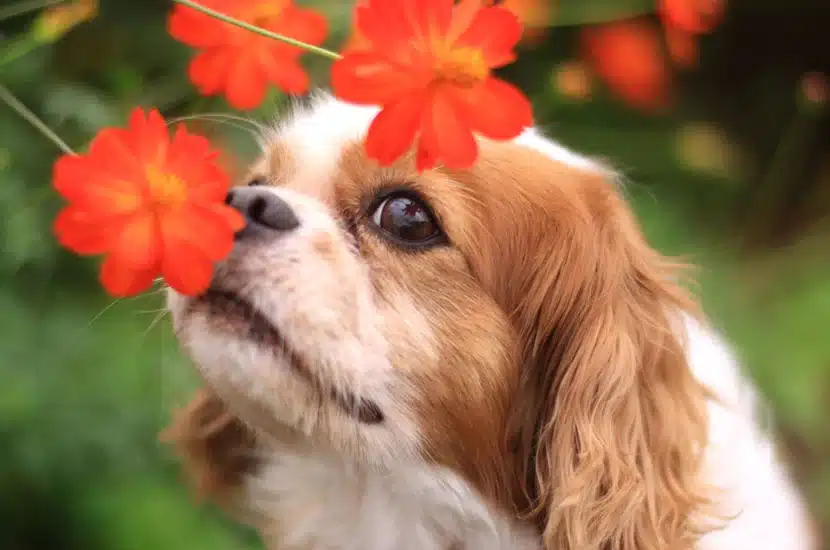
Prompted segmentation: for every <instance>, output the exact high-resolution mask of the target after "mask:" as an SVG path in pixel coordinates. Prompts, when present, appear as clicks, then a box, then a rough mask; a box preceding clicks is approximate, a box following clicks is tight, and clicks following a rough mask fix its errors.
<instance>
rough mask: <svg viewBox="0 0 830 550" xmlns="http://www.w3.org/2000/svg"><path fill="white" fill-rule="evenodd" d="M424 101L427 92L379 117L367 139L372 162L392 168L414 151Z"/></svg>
mask: <svg viewBox="0 0 830 550" xmlns="http://www.w3.org/2000/svg"><path fill="white" fill-rule="evenodd" d="M424 99H425V94H424V93H423V92H419V93H416V94H411V95H407V96H404V97H403V98H402V99H400V100H398V101H396V102H394V103H390V104H389V105H387V106H386V107H384V108H383V110H382V111H381V112H380V113H378V114H377V116H375V118H374V120H372V123H371V124H370V125H369V131H368V133H367V135H366V154H367V155H368V156H369V158H373V159H375V160H377V161H378V163H380V164H381V165H388V164H392V163H393V162H394V161H395V160H396V159H397V158H398V157H400V156H401V155H403V154H404V153H405V152H406V151H407V150H408V149H409V148H410V146H411V145H412V141H413V140H414V139H415V135H416V134H417V132H418V127H419V126H420V124H421V113H422V112H423V111H424V107H425V105H424Z"/></svg>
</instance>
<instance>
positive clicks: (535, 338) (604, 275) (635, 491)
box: [472, 151, 708, 550]
mask: <svg viewBox="0 0 830 550" xmlns="http://www.w3.org/2000/svg"><path fill="white" fill-rule="evenodd" d="M545 160H547V159H545ZM540 162H543V161H542V160H541V159H539V156H538V155H536V154H535V153H522V152H518V151H512V152H510V159H509V164H506V165H507V166H509V167H510V169H509V170H503V171H502V170H499V169H497V166H496V165H493V166H490V167H484V168H482V170H489V171H490V173H487V174H484V175H482V178H484V179H485V180H487V181H489V182H491V186H490V188H489V189H491V190H489V191H488V195H489V196H488V202H490V201H491V204H490V206H489V209H490V210H491V215H489V216H486V217H487V218H488V219H487V220H486V223H484V224H482V225H483V227H484V228H486V229H485V230H486V231H487V232H488V233H482V236H481V237H480V243H479V246H478V247H477V248H478V250H479V251H480V252H479V253H480V257H479V258H477V259H474V260H473V262H472V263H473V266H474V269H477V271H478V275H479V276H480V278H481V279H482V280H483V281H484V282H485V284H486V285H488V286H489V287H490V288H491V291H492V293H493V295H494V296H495V297H496V299H497V300H498V301H499V302H500V303H501V304H502V307H503V308H504V309H505V311H508V312H510V313H511V314H512V319H513V324H514V326H515V327H516V330H517V332H518V336H519V339H520V341H521V343H522V375H521V376H522V380H521V383H520V388H521V389H520V390H519V391H520V394H519V396H518V397H517V399H516V400H515V401H516V405H515V410H514V414H513V417H512V420H511V426H510V430H509V433H511V434H512V435H511V441H512V443H513V446H514V449H515V450H516V453H517V455H516V464H517V469H518V470H519V471H518V472H517V476H516V477H517V479H518V480H519V483H518V485H519V487H517V489H518V494H519V495H521V496H520V497H518V498H517V499H516V500H517V507H518V508H519V509H520V510H521V509H523V510H525V511H527V513H528V515H530V516H531V517H532V518H533V519H535V520H536V522H537V523H538V525H539V527H540V528H541V529H542V531H543V533H544V546H545V548H546V549H547V550H690V549H692V548H693V546H694V542H695V540H696V539H697V538H698V537H699V533H700V531H701V526H700V525H697V522H698V521H702V519H701V518H703V517H704V514H703V511H704V509H705V508H706V507H707V505H708V498H707V490H706V488H705V487H703V486H702V480H701V478H700V466H701V460H702V451H703V449H704V446H705V442H706V434H707V425H706V411H705V403H706V393H705V390H704V389H703V388H702V386H701V385H699V383H698V382H697V381H696V380H695V379H694V377H693V375H692V373H691V371H690V368H689V365H688V364H687V359H686V355H685V353H684V342H683V341H682V337H681V335H682V330H683V329H682V326H683V325H682V317H681V315H682V314H684V313H690V312H691V313H692V314H693V312H694V311H695V306H694V303H693V301H692V300H690V299H689V298H688V297H687V296H686V294H685V293H684V291H683V290H682V289H681V287H680V286H679V285H678V284H677V282H676V281H677V279H678V276H679V274H680V272H681V271H682V269H681V268H682V266H680V265H678V264H673V263H671V262H668V261H667V260H665V259H664V258H663V257H661V256H660V255H659V254H658V253H657V252H655V251H654V250H653V249H651V248H650V247H649V246H648V244H647V243H646V242H645V240H644V239H643V237H642V235H641V232H640V230H639V228H638V227H637V224H636V222H635V220H634V219H633V216H632V215H631V213H630V211H629V209H628V206H627V205H626V204H625V203H624V201H623V200H622V199H621V197H620V196H619V194H618V189H617V188H616V186H615V185H614V183H613V182H611V181H609V178H608V177H607V176H606V175H604V174H598V173H588V172H585V173H576V174H575V170H574V169H573V168H570V167H564V166H559V165H555V164H554V163H551V162H549V161H548V162H547V164H545V165H544V166H549V167H550V169H549V170H546V171H542V170H540V169H539V164H540ZM506 178H513V179H518V180H519V181H517V182H515V185H506V184H504V182H505V179H506ZM497 182H499V183H497ZM516 189H519V191H518V192H516ZM503 190H505V191H503ZM484 207H485V208H488V205H487V204H485V205H484ZM494 259H497V261H494ZM504 266H516V267H515V269H508V270H505V269H504Z"/></svg>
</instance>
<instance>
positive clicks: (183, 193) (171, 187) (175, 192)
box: [145, 166, 187, 208]
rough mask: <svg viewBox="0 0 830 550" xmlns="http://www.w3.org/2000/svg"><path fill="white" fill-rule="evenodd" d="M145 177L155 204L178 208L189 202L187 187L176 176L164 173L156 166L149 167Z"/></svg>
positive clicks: (151, 198)
mask: <svg viewBox="0 0 830 550" xmlns="http://www.w3.org/2000/svg"><path fill="white" fill-rule="evenodd" d="M145 177H146V178H147V185H148V186H149V188H150V200H151V201H152V202H153V204H155V205H157V206H166V207H170V208H176V207H179V206H181V205H182V204H184V202H185V201H186V200H187V187H186V186H185V184H184V182H183V181H182V180H181V178H179V177H178V176H176V175H175V174H171V173H169V172H164V171H162V170H160V169H159V168H158V167H156V166H148V167H147V169H146V170H145Z"/></svg>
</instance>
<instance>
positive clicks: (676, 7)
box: [658, 0, 724, 68]
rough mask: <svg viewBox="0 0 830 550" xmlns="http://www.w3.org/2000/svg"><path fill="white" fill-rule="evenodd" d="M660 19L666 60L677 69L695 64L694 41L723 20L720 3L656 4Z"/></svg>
mask: <svg viewBox="0 0 830 550" xmlns="http://www.w3.org/2000/svg"><path fill="white" fill-rule="evenodd" d="M658 13H659V14H660V18H661V19H662V21H663V28H664V31H665V37H666V47H667V50H668V53H669V56H670V57H671V58H672V60H674V62H675V63H676V64H677V65H679V66H681V67H686V68H688V67H691V66H693V65H695V64H696V63H697V60H698V37H699V35H701V34H705V33H707V32H709V31H711V30H712V29H713V28H715V26H716V25H718V24H719V23H720V21H721V19H723V14H724V0H660V2H659V10H658Z"/></svg>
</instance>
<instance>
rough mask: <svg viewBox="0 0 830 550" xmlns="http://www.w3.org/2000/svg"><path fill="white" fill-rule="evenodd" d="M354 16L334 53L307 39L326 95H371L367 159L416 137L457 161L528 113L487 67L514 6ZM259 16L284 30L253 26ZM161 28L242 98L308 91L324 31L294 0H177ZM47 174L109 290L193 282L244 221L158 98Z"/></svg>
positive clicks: (200, 283)
mask: <svg viewBox="0 0 830 550" xmlns="http://www.w3.org/2000/svg"><path fill="white" fill-rule="evenodd" d="M177 1H178V0H177ZM197 8H202V9H197ZM204 8H207V13H206V12H205V10H204ZM217 15H219V16H225V19H224V20H223V19H222V18H221V17H217ZM227 17H230V18H233V19H234V20H236V24H232V23H231V22H229V21H227ZM239 21H241V22H242V23H243V24H248V25H253V26H254V27H256V29H246V28H241V27H240V26H239V24H238V22H239ZM355 25H356V29H357V30H358V32H359V33H360V35H361V36H362V37H363V42H362V44H361V45H359V46H356V47H352V48H349V49H347V50H346V51H345V52H344V54H343V55H342V56H341V55H338V54H335V53H333V52H327V51H325V50H321V49H319V48H317V51H322V52H323V53H326V54H328V55H329V57H333V58H335V61H334V63H333V65H332V68H331V80H332V88H333V92H334V94H335V95H336V96H338V97H340V98H341V99H343V100H345V101H349V102H352V103H357V104H364V105H376V106H379V107H380V111H379V113H378V115H377V116H376V117H375V119H374V121H373V122H372V124H371V126H370V128H369V131H368V135H367V137H366V143H365V147H366V151H367V154H368V155H369V156H370V157H371V158H374V159H375V160H377V161H378V162H379V163H381V164H390V163H392V162H394V161H395V160H396V159H397V158H399V157H400V156H401V155H403V154H404V153H405V152H406V151H408V150H409V149H410V148H412V147H413V145H414V146H415V150H416V164H417V167H418V169H419V170H423V169H427V168H430V167H433V166H435V165H436V164H438V163H441V164H443V165H445V166H447V167H450V168H459V169H460V168H465V167H468V166H470V165H471V164H472V163H473V162H474V161H475V158H476V156H477V153H478V150H477V145H476V141H475V138H474V135H476V134H477V135H480V136H484V137H487V138H490V139H494V140H507V139H511V138H513V137H516V136H517V135H518V134H519V133H521V132H522V130H523V129H524V128H526V127H528V126H530V125H531V124H532V120H533V116H532V109H531V105H530V102H529V101H528V100H527V98H525V96H524V95H523V94H522V93H521V92H520V91H519V90H518V89H517V88H515V87H514V86H512V85H511V84H508V83H507V82H505V81H503V80H500V79H498V78H495V77H494V76H493V74H492V70H493V69H495V68H498V67H501V66H504V65H507V64H509V63H511V62H512V61H514V60H515V58H516V55H515V53H514V52H513V49H514V47H515V46H516V44H517V43H518V41H519V39H520V38H521V35H522V27H521V25H520V23H519V21H518V19H517V17H516V15H515V14H514V13H513V12H511V11H509V10H507V9H505V8H503V7H499V6H491V5H489V3H488V2H484V1H483V0H461V1H460V2H457V3H456V2H454V1H453V0H366V1H364V2H361V3H359V5H358V6H357V7H356V8H355ZM261 29H264V30H265V31H267V32H270V33H274V34H278V35H281V36H283V37H288V38H289V40H293V41H294V42H293V43H286V41H284V40H282V41H281V40H276V39H275V38H274V37H269V36H263V35H262V34H261V33H258V32H254V31H258V30H261ZM169 30H170V33H171V34H172V36H174V37H175V38H176V39H178V40H180V41H182V42H184V43H186V44H188V45H189V46H191V47H193V48H195V49H196V50H198V54H197V55H196V56H195V57H194V58H193V60H192V61H191V63H190V66H189V69H188V70H189V76H190V78H191V80H192V82H193V83H194V84H195V86H196V87H197V88H198V89H199V91H200V92H201V93H202V94H205V95H214V94H223V95H224V96H225V97H226V98H227V100H228V102H229V103H230V104H231V105H232V106H234V107H237V108H240V109H245V108H252V107H255V106H257V105H259V104H260V103H261V102H262V101H263V99H264V97H265V93H266V89H267V87H268V86H269V85H274V86H277V87H279V88H281V89H283V90H285V91H287V92H290V93H295V94H298V93H303V92H305V91H307V89H308V87H309V78H308V76H307V74H306V73H305V71H304V70H303V68H302V66H301V65H300V64H299V57H300V55H301V54H302V53H304V50H306V49H309V48H308V46H309V45H310V46H316V45H319V44H321V43H322V42H323V40H324V38H325V36H326V21H325V19H324V18H323V17H322V16H320V15H319V14H317V13H316V12H314V11H312V10H309V9H303V8H300V7H297V6H295V5H294V3H293V2H292V0H204V1H203V2H202V3H201V4H197V5H193V3H192V2H179V5H177V6H176V7H175V8H174V10H173V11H172V13H171V15H170V18H169ZM494 105H498V108H494ZM54 185H55V187H56V188H57V190H58V191H59V192H60V193H61V194H62V195H63V196H64V197H65V198H66V199H67V200H68V201H69V204H68V205H67V206H66V207H65V208H64V210H63V211H62V212H61V213H60V214H59V216H58V219H57V221H56V223H55V231H56V234H57V237H58V239H59V241H60V242H61V243H62V244H63V245H64V246H66V247H67V248H69V249H70V250H73V251H74V252H76V253H78V254H84V255H105V257H106V258H105V260H104V263H103V265H102V268H101V275H100V276H101V282H102V284H103V285H104V288H105V289H106V290H107V291H108V292H109V293H110V294H113V295H115V296H126V295H131V294H136V293H138V292H141V291H143V290H145V289H147V288H148V287H150V285H152V283H153V281H154V280H155V279H156V278H157V277H158V276H162V277H163V278H164V279H165V281H166V282H167V283H168V284H169V285H170V286H171V287H173V288H174V289H176V290H177V291H179V292H182V293H185V294H199V293H201V292H203V291H204V290H206V289H207V288H208V286H209V284H210V278H211V274H212V270H213V263H214V262H216V261H219V260H221V259H222V258H224V257H225V256H226V255H227V254H229V253H230V250H231V247H232V245H233V236H234V233H235V232H236V231H238V230H240V229H241V228H242V226H243V225H244V220H243V219H242V217H241V216H240V215H239V214H238V213H236V212H235V211H233V210H232V209H230V208H229V207H227V206H225V204H224V202H223V201H224V198H225V194H226V192H227V189H228V186H229V181H228V177H227V176H226V175H225V174H224V173H223V172H222V170H221V168H220V165H219V163H218V160H217V153H216V152H215V151H213V150H212V149H211V147H210V145H209V144H208V142H207V140H205V139H204V138H201V137H198V136H194V135H192V134H189V133H188V132H187V131H186V130H185V129H184V128H182V127H180V128H179V129H178V131H177V132H176V133H175V135H174V137H173V138H172V139H171V138H170V135H169V132H168V129H167V126H166V124H165V122H164V121H163V120H162V118H161V116H160V115H159V114H158V112H157V111H150V112H149V114H145V113H144V112H143V111H141V110H138V109H137V110H136V111H134V113H133V115H132V117H131V119H130V122H129V126H128V128H126V129H117V128H110V129H106V130H103V131H101V132H100V133H99V134H98V136H97V137H96V138H95V139H94V140H93V142H92V144H91V146H90V148H89V152H88V153H87V154H85V155H68V156H65V157H63V158H61V159H59V160H58V162H57V163H56V165H55V172H54Z"/></svg>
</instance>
